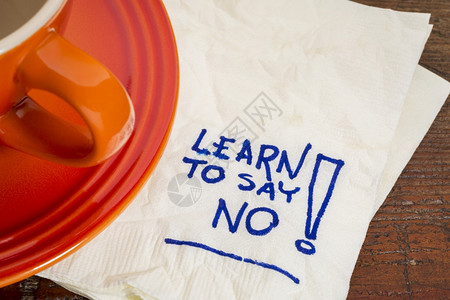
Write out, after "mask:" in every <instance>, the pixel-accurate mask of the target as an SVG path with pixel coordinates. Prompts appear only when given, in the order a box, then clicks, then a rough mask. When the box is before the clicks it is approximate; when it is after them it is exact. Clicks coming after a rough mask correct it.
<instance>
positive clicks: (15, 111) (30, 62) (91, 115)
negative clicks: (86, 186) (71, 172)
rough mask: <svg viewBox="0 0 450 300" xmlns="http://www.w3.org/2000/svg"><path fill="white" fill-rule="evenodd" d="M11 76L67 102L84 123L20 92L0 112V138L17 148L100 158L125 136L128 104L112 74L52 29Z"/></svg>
mask: <svg viewBox="0 0 450 300" xmlns="http://www.w3.org/2000/svg"><path fill="white" fill-rule="evenodd" d="M16 76H17V81H18V82H19V84H21V85H22V86H23V87H25V91H29V90H31V89H40V90H44V91H47V92H50V93H52V94H54V95H56V96H58V97H60V98H61V99H63V100H64V101H66V102H67V103H68V104H70V105H71V106H72V107H73V108H74V109H75V110H76V111H77V112H78V113H79V114H80V116H81V117H82V118H83V120H84V121H85V123H86V125H87V127H85V126H78V125H75V124H73V123H71V122H68V121H66V120H64V119H61V118H60V117H58V116H56V115H53V114H52V113H50V112H49V111H47V110H45V109H44V108H43V107H41V106H40V105H39V104H38V103H36V102H35V101H33V100H32V99H31V98H29V97H25V98H24V99H23V100H22V101H20V102H19V103H17V104H16V105H15V106H14V107H13V108H12V109H11V110H10V111H8V112H7V113H6V114H5V115H3V116H2V117H0V140H1V141H2V142H3V143H5V144H6V145H8V146H10V147H12V148H15V149H17V150H20V151H22V152H25V153H28V154H31V155H34V156H37V157H40V158H43V159H46V160H50V161H55V162H58V163H63V164H67V165H72V166H78V167H86V166H92V165H96V164H99V163H101V162H102V161H104V160H105V159H107V158H109V157H110V156H111V155H113V154H114V153H115V152H117V151H118V150H119V149H120V148H121V147H122V146H123V145H124V144H125V142H126V141H127V139H128V138H129V137H130V135H131V133H132V131H133V127H134V110H133V107H132V104H131V101H130V98H129V96H128V94H127V92H126V91H125V89H124V88H123V86H122V85H121V84H120V82H119V81H118V79H117V78H116V77H115V76H114V75H113V74H112V73H111V72H110V71H109V70H108V69H106V68H105V67H104V66H103V65H102V64H101V63H100V62H98V61H97V60H95V59H94V58H92V57H91V56H89V55H88V54H86V53H85V52H83V51H81V50H80V49H78V48H77V47H75V46H74V45H72V44H71V43H70V42H68V41H67V40H65V39H64V38H63V37H61V36H60V35H59V34H57V33H56V32H53V31H52V32H50V33H49V34H48V36H47V37H46V38H45V39H44V40H43V41H42V42H41V43H40V44H39V45H38V46H37V47H36V48H35V49H33V50H32V51H30V52H29V53H28V54H27V55H26V56H25V57H24V59H23V60H22V61H21V62H20V64H19V66H18V68H17V74H16Z"/></svg>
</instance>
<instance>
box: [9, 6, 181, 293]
mask: <svg viewBox="0 0 450 300" xmlns="http://www.w3.org/2000/svg"><path fill="white" fill-rule="evenodd" d="M70 5H71V7H70V11H69V16H68V23H67V25H66V29H65V31H64V32H63V36H65V37H66V38H67V39H68V40H69V41H71V42H72V43H73V44H75V45H76V46H79V47H80V48H81V49H83V50H84V51H86V52H87V53H89V54H90V55H92V56H93V57H95V58H96V59H98V60H99V61H100V62H102V63H103V64H105V65H106V66H107V67H108V68H109V69H110V70H111V71H112V72H113V73H114V74H115V75H116V76H117V77H118V78H119V80H120V81H121V82H122V83H123V85H124V86H125V87H126V89H127V91H128V93H129V94H130V96H131V99H132V101H133V105H134V108H135V112H136V125H135V130H134V132H133V135H132V136H131V138H130V140H129V142H128V143H127V144H126V146H125V147H124V148H123V149H122V150H121V151H120V152H119V153H118V154H117V155H115V156H114V157H112V158H111V159H109V160H107V161H106V162H105V163H103V164H101V165H99V166H96V167H91V168H81V169H80V168H74V167H68V166H63V165H58V164H55V163H51V162H47V161H43V160H40V159H37V158H34V157H32V156H28V155H26V154H23V153H19V152H17V151H15V150H11V149H9V148H7V147H4V146H1V145H0V286H5V285H8V284H11V283H13V282H16V281H19V280H21V279H23V278H26V277H28V276H31V275H33V274H35V273H37V272H39V271H41V270H43V269H45V268H47V267H49V266H50V265H52V264H54V263H56V262H57V261H59V260H61V259H62V258H64V257H65V256H67V255H69V254H70V253H72V252H74V251H75V250H77V249H78V248H80V247H81V246H82V245H84V244H85V243H87V242H88V241H89V240H91V239H92V238H94V237H95V236H96V235H97V234H98V233H100V232H101V231H102V230H103V229H104V228H105V227H106V226H107V225H108V224H110V223H111V222H112V221H113V220H114V219H115V218H116V217H117V216H118V215H119V214H120V212H122V211H123V209H124V208H125V207H126V206H127V205H128V204H129V203H130V202H131V201H132V200H133V197H134V196H135V195H136V193H137V192H138V190H139V189H140V187H141V186H142V185H143V184H144V183H145V181H146V179H147V178H148V176H149V175H150V173H151V171H152V170H153V168H154V167H155V166H156V163H157V162H158V160H159V158H160V156H161V154H162V151H163V148H164V146H165V144H166V141H167V139H168V135H169V130H170V126H171V124H172V121H173V117H174V111H175V106H176V98H177V92H178V58H177V52H176V45H175V39H174V36H173V32H172V28H171V25H170V21H169V18H168V16H167V13H166V11H165V8H164V6H163V4H162V2H161V1H160V0H145V1H120V0H76V1H72V3H70Z"/></svg>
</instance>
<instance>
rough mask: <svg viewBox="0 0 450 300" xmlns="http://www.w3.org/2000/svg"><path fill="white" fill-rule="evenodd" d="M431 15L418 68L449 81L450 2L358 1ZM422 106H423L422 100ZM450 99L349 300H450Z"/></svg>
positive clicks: (29, 285)
mask: <svg viewBox="0 0 450 300" xmlns="http://www.w3.org/2000/svg"><path fill="white" fill-rule="evenodd" d="M356 2H359V3H363V4H368V5H372V6H378V7H383V8H392V9H396V10H403V11H415V12H428V13H431V23H432V24H434V28H433V32H432V34H431V36H430V39H429V40H428V43H427V45H426V48H425V51H424V53H423V55H422V58H421V60H420V64H421V65H422V66H424V67H426V68H427V69H429V70H431V71H433V72H435V73H436V74H438V75H440V76H442V77H443V78H445V79H446V80H449V81H450V74H449V72H450V1H449V0H427V1H423V0H396V1H391V0H357V1H356ZM424 101H426V99H424ZM449 106H450V100H449V99H447V101H446V103H445V105H444V107H443V108H442V110H441V112H440V113H439V115H438V116H437V118H436V120H435V122H434V123H433V125H432V127H431V129H430V131H429V132H428V134H427V135H426V137H425V138H424V140H423V141H422V143H421V144H420V146H419V148H418V149H417V151H416V153H415V154H414V156H413V158H412V159H411V161H410V162H409V164H408V165H407V167H406V168H405V170H404V171H403V173H402V175H401V176H400V178H399V179H398V181H397V183H396V185H395V186H394V188H393V189H392V191H391V193H390V194H389V196H388V198H387V199H386V202H385V203H384V205H383V206H382V207H381V208H380V210H379V211H378V213H377V214H376V215H375V217H374V219H373V220H372V222H371V224H370V227H369V230H368V232H367V236H366V240H365V242H364V245H363V247H362V250H361V253H360V255H359V258H358V262H357V264H356V267H355V271H354V273H353V276H352V280H351V284H350V291H349V295H348V299H351V300H353V299H450V272H449V270H450V259H449V249H448V240H449V224H448V219H449V210H450V205H449V201H450V141H449V136H450V122H449V121H450V107H449ZM0 299H11V300H14V299H30V300H31V299H48V300H52V299H53V300H56V299H69V300H80V299H85V298H82V297H81V296H77V295H75V294H73V293H71V292H69V291H67V290H65V289H64V288H62V287H60V286H58V285H56V284H54V283H52V282H51V281H49V280H46V279H41V278H38V277H36V276H33V277H30V278H28V279H26V280H24V281H22V282H19V283H16V284H13V285H10V286H7V287H4V288H2V289H0Z"/></svg>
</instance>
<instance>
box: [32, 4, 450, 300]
mask: <svg viewBox="0 0 450 300" xmlns="http://www.w3.org/2000/svg"><path fill="white" fill-rule="evenodd" d="M165 4H166V6H167V9H168V12H169V15H170V17H171V20H172V23H173V26H174V30H175V36H176V39H177V44H178V50H179V56H180V68H181V70H180V72H181V74H180V79H181V82H180V94H179V107H178V112H177V116H176V120H175V123H174V128H173V132H172V135H171V138H170V140H169V143H168V145H167V148H166V151H165V153H164V155H163V157H162V159H161V161H160V163H159V165H158V167H157V168H156V170H155V172H154V174H153V175H152V177H151V179H150V180H149V182H148V183H147V184H146V185H145V186H144V188H143V190H142V191H141V192H140V193H139V195H138V196H137V198H136V199H135V201H134V202H133V203H132V204H131V205H130V206H129V208H128V209H127V210H126V211H125V212H124V213H123V214H122V215H121V216H120V217H119V218H118V219H117V220H116V221H115V222H114V223H113V224H112V225H111V226H110V227H109V228H108V229H106V230H105V231H104V232H103V233H102V234H100V235H99V236H98V237H97V238H96V239H94V240H93V241H92V242H91V243H89V244H88V245H87V246H85V247H84V248H83V249H81V250H80V251H78V252H76V253H75V254H74V255H72V256H70V257H69V258H67V259H65V260H64V261H62V262H60V263H59V264H57V265H55V266H53V267H51V268H50V269H48V270H46V271H44V272H42V273H40V275H41V276H44V277H47V278H50V279H52V280H55V281H57V282H58V283H60V284H62V285H64V286H66V287H67V288H69V289H72V290H74V291H76V292H78V293H80V294H83V295H86V296H88V297H91V298H95V299H125V298H129V299H139V298H143V299H153V298H159V299H191V298H195V299H247V298H250V299H275V298H276V299H286V298H287V299H291V298H295V299H297V298H302V299H344V298H345V297H346V294H347V291H348V285H349V281H350V277H351V273H352V270H353V268H354V265H355V262H356V259H357V257H358V253H359V250H360V247H361V245H362V243H363V241H364V237H365V233H366V230H367V227H368V224H369V222H370V219H371V218H372V216H373V214H374V213H375V211H376V210H377V209H378V207H379V206H380V205H381V203H382V201H383V200H384V198H385V197H386V195H387V193H388V192H389V190H390V189H391V187H392V186H393V184H394V182H395V180H396V178H397V177H398V175H399V174H400V172H401V170H402V169H403V167H404V166H405V164H406V163H407V161H408V160H409V158H410V157H411V155H412V153H413V152H414V150H415V148H416V147H417V145H418V144H419V142H420V140H421V139H422V138H423V136H424V134H425V133H426V131H427V130H428V128H429V126H430V124H431V123H432V121H433V119H434V117H435V115H436V113H437V112H438V111H439V108H440V107H441V105H442V103H443V102H444V101H445V98H446V97H447V95H448V93H449V91H450V86H449V84H448V83H447V82H445V81H444V80H442V79H440V78H438V77H437V76H436V75H434V74H431V73H430V72H428V71H426V70H424V69H423V68H421V67H417V62H418V60H419V57H420V55H421V53H422V50H423V47H424V44H425V41H426V39H427V38H428V35H429V33H430V30H431V26H430V25H428V18H429V15H426V14H408V13H398V12H394V11H390V10H383V9H376V8H370V7H366V6H362V5H359V4H355V3H352V2H346V1H332V0H326V1H325V0H324V1H312V0H311V1H306V0H305V1H288V0H283V1H268V0H266V1H261V0H259V1H256V0H250V1H239V2H238V1H232V2H230V1H227V2H223V1H208V2H201V3H199V2H196V1H188V2H185V1H183V2H181V1H175V0H167V1H166V2H165ZM413 75H414V77H413ZM411 82H412V83H411ZM410 85H411V87H410ZM408 90H409V92H408ZM407 92H408V96H407V97H406V95H407ZM405 99H406V100H405Z"/></svg>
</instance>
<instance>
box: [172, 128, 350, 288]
mask: <svg viewBox="0 0 450 300" xmlns="http://www.w3.org/2000/svg"><path fill="white" fill-rule="evenodd" d="M206 134H207V130H206V129H202V130H201V131H200V133H199V135H198V137H197V140H196V141H195V143H194V144H193V146H192V147H191V149H192V150H193V151H194V153H195V154H196V155H195V157H196V158H192V157H187V156H185V157H184V158H183V162H184V163H186V164H187V165H189V166H190V169H189V173H188V174H187V176H188V177H189V178H192V177H193V176H194V175H195V174H199V175H200V176H201V178H202V180H203V181H204V182H205V183H208V184H218V183H220V182H221V181H223V180H224V179H225V178H226V176H227V175H226V170H225V169H224V168H223V167H222V166H220V165H216V164H212V163H208V161H207V160H206V159H203V158H206V157H208V156H214V157H216V158H217V159H219V160H231V159H234V160H235V161H236V162H238V163H244V164H247V165H248V166H249V169H250V170H252V168H251V167H252V166H253V168H254V169H253V172H254V171H255V170H256V171H259V170H263V171H264V173H265V178H266V180H267V181H266V182H265V183H264V184H262V185H258V186H257V184H256V182H255V181H254V180H253V175H252V173H240V174H238V177H239V179H240V183H239V184H238V185H237V188H238V189H239V190H241V191H247V192H255V193H256V195H257V196H260V195H262V194H267V196H268V197H269V199H270V201H275V194H276V191H278V192H280V193H278V195H280V194H281V195H283V200H285V201H286V202H287V203H291V201H292V200H293V197H294V196H295V194H296V193H298V192H299V191H300V189H301V188H300V187H298V186H295V187H293V188H292V187H291V188H289V189H288V188H286V187H285V182H284V181H281V180H280V181H278V183H277V184H275V183H274V182H273V181H272V172H277V173H282V172H286V174H287V175H288V177H289V179H290V180H293V179H295V178H296V177H297V176H298V174H299V172H300V170H301V168H302V166H303V164H304V162H305V160H306V159H311V158H310V157H309V156H308V154H309V151H310V150H311V148H312V145H311V144H310V143H308V144H307V145H306V146H305V148H304V150H303V152H302V154H301V156H300V159H299V161H298V163H297V165H296V166H295V169H293V167H292V165H291V160H290V159H289V154H288V152H287V151H286V150H282V151H281V152H280V149H279V148H278V147H277V146H276V145H270V144H262V145H260V148H259V150H258V151H257V152H254V150H252V145H251V141H250V140H248V139H246V140H245V141H244V142H243V143H242V146H241V148H240V151H239V152H238V153H237V155H236V156H235V157H234V158H232V157H230V156H229V155H228V154H227V152H226V150H228V149H229V146H228V145H230V144H233V143H235V142H236V140H235V139H233V138H229V137H226V136H220V138H219V140H218V141H216V142H214V143H213V144H212V145H213V147H214V149H212V150H208V149H207V148H203V147H201V145H202V140H203V138H204V137H205V135H206ZM255 154H257V155H255ZM277 159H278V164H276V160H277ZM313 159H314V158H313ZM323 163H328V164H332V165H334V171H333V174H332V175H331V179H330V182H329V185H328V189H327V192H326V194H325V196H324V198H323V199H321V200H320V199H315V197H314V191H315V189H314V188H315V183H316V179H317V177H318V174H319V173H320V172H321V168H320V166H321V165H322V164H323ZM273 164H275V165H276V168H274V166H273ZM343 166H344V161H343V160H340V159H334V158H331V157H328V156H326V155H324V154H322V153H318V154H317V155H316V157H315V164H314V169H313V173H312V176H311V180H310V183H309V187H308V205H307V212H306V215H307V218H306V224H305V237H306V239H298V240H296V241H295V243H294V244H295V247H296V248H297V250H298V251H299V252H301V253H303V254H306V255H313V254H314V253H315V252H316V248H315V246H314V244H313V243H312V242H311V241H312V240H315V239H316V238H317V232H318V229H319V224H320V221H321V219H322V217H323V216H324V214H325V211H326V208H327V206H328V203H329V201H330V199H331V197H332V194H333V189H334V187H335V184H336V182H337V179H338V177H339V172H340V170H341V168H342V167H343ZM327 170H329V168H327ZM277 200H279V199H277ZM316 201H321V204H320V208H319V210H318V212H317V214H316V215H315V216H314V215H313V209H312V208H313V203H314V202H316ZM247 208H248V203H247V202H244V203H243V204H242V206H241V208H240V209H239V211H238V212H237V213H235V214H234V215H235V217H234V220H233V217H232V214H231V213H230V211H229V210H228V208H227V204H226V200H225V199H223V198H219V199H218V206H217V210H216V211H215V214H214V217H213V221H212V224H211V226H212V227H213V228H216V227H217V226H218V224H219V221H220V220H221V219H225V222H226V224H227V225H228V230H229V232H230V233H235V232H237V231H238V230H239V228H240V225H241V220H242V219H243V217H244V216H245V229H246V230H247V232H248V233H249V234H251V235H257V236H265V235H267V234H269V233H270V232H271V231H272V230H273V229H274V228H276V227H277V226H278V224H279V222H280V220H279V217H278V214H277V212H276V211H275V210H274V209H272V208H269V207H264V206H261V207H256V208H253V209H250V210H247ZM259 213H266V214H268V215H270V218H271V220H270V222H269V223H268V225H267V227H265V228H263V229H255V228H253V227H252V222H251V220H252V218H253V217H254V216H255V215H256V214H259ZM242 227H243V226H242ZM165 242H166V243H167V244H173V245H179V246H181V245H185V246H191V247H196V248H200V249H203V250H206V251H210V252H212V253H215V254H217V255H221V256H225V257H228V258H232V259H235V260H238V261H243V262H247V263H251V264H255V265H258V266H261V267H263V268H267V269H271V270H274V271H277V272H279V273H281V274H283V275H285V276H287V277H288V278H290V279H291V280H292V281H294V282H295V283H297V284H298V283H299V282H300V280H299V279H298V278H297V277H295V276H294V275H292V274H290V273H289V272H287V271H285V270H284V269H282V268H280V267H278V266H275V265H272V264H268V263H264V262H260V261H257V260H255V259H251V258H243V257H241V256H239V255H236V254H233V253H228V252H225V251H222V250H218V249H215V248H213V247H210V246H208V245H205V244H202V243H198V242H194V241H181V240H175V239H171V238H166V239H165Z"/></svg>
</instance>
